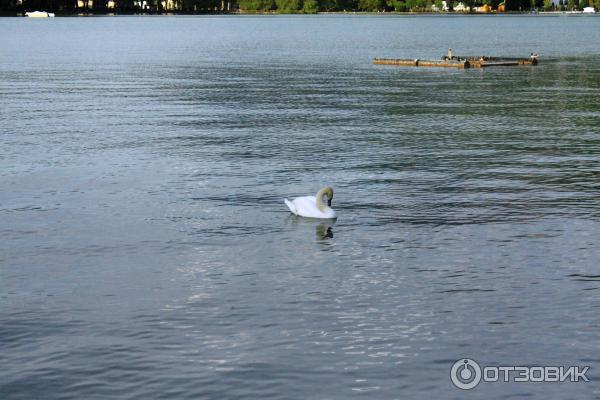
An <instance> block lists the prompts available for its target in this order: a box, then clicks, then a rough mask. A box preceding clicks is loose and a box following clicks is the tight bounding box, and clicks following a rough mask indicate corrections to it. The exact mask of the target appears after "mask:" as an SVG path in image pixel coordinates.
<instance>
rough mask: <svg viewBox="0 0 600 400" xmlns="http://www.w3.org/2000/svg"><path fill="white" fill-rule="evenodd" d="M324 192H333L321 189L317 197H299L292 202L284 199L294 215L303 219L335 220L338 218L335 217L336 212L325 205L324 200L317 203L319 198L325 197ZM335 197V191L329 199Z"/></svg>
mask: <svg viewBox="0 0 600 400" xmlns="http://www.w3.org/2000/svg"><path fill="white" fill-rule="evenodd" d="M324 190H331V189H330V188H325V189H321V190H320V191H319V193H317V196H303V197H298V198H296V199H294V200H292V201H289V200H288V199H283V201H284V202H285V204H286V205H287V206H288V208H289V209H290V211H291V212H292V214H295V215H299V216H301V217H306V218H323V219H333V218H337V216H336V215H335V211H333V209H332V208H331V207H329V206H328V205H326V204H323V202H322V200H321V201H317V198H319V196H320V197H321V198H322V197H323V193H322V192H323V191H324ZM332 197H333V190H331V196H330V197H329V199H330V200H331V198H332Z"/></svg>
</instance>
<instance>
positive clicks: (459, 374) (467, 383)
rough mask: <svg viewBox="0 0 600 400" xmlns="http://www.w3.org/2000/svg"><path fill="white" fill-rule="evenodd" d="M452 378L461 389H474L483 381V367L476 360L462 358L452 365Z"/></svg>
mask: <svg viewBox="0 0 600 400" xmlns="http://www.w3.org/2000/svg"><path fill="white" fill-rule="evenodd" d="M450 379H452V383H454V386H456V387H457V388H459V389H463V390H469V389H473V388H474V387H475V386H477V385H478V384H479V382H480V381H481V368H480V367H479V364H477V362H476V361H474V360H471V359H470V358H462V359H460V360H458V361H457V362H455V363H454V365H452V369H451V370H450Z"/></svg>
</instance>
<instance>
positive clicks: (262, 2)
mask: <svg viewBox="0 0 600 400" xmlns="http://www.w3.org/2000/svg"><path fill="white" fill-rule="evenodd" d="M239 7H240V10H242V11H269V10H271V9H272V8H273V2H272V0H239Z"/></svg>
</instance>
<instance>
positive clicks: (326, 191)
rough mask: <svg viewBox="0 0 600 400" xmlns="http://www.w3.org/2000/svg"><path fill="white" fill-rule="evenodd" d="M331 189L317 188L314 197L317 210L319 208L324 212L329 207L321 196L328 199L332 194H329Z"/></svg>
mask: <svg viewBox="0 0 600 400" xmlns="http://www.w3.org/2000/svg"><path fill="white" fill-rule="evenodd" d="M330 192H331V189H329V188H323V189H321V190H319V192H318V193H317V196H316V199H317V208H318V209H319V210H321V211H322V212H325V210H327V209H328V208H329V205H328V204H325V203H323V198H324V197H327V199H328V200H329V199H330V198H331V197H332V194H330Z"/></svg>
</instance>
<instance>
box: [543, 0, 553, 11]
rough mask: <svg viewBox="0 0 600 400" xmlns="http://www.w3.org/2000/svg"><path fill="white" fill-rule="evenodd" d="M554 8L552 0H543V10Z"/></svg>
mask: <svg viewBox="0 0 600 400" xmlns="http://www.w3.org/2000/svg"><path fill="white" fill-rule="evenodd" d="M553 8H554V3H553V2H552V0H544V10H546V11H550V10H552V9H553Z"/></svg>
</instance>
